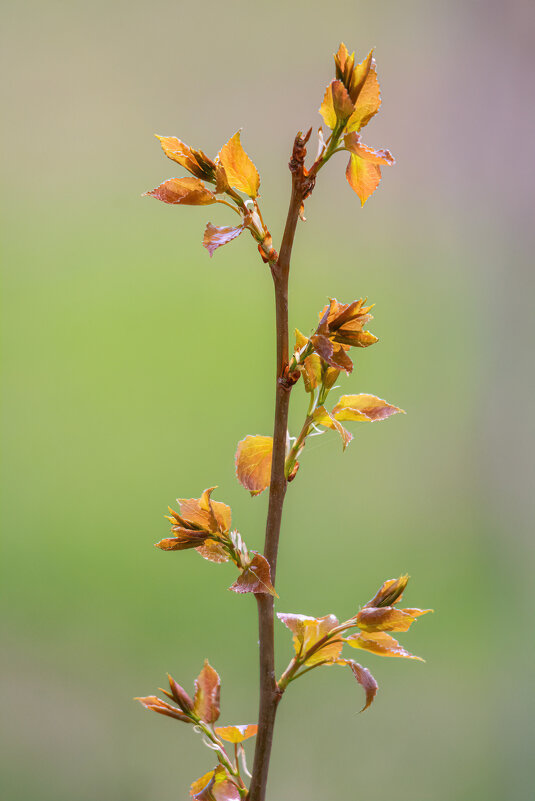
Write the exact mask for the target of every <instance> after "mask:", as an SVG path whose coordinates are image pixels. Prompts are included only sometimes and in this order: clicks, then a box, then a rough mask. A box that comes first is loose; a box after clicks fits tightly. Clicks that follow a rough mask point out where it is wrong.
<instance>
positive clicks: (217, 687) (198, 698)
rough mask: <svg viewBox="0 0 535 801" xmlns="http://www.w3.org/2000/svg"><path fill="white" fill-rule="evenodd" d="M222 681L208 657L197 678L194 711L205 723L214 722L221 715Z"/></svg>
mask: <svg viewBox="0 0 535 801" xmlns="http://www.w3.org/2000/svg"><path fill="white" fill-rule="evenodd" d="M220 692H221V681H220V679H219V676H218V675H217V672H216V671H215V670H214V669H213V667H212V666H211V665H210V663H209V662H208V660H207V659H206V660H205V662H204V667H203V669H202V670H201V672H200V673H199V675H198V677H197V678H196V679H195V700H194V703H193V711H194V712H195V714H196V715H198V717H200V719H201V720H203V721H204V722H205V723H214V722H215V721H216V720H217V719H218V717H219V697H220Z"/></svg>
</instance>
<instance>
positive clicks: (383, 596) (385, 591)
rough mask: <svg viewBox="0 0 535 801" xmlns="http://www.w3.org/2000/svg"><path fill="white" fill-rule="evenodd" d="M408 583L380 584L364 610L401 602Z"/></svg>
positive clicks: (404, 580)
mask: <svg viewBox="0 0 535 801" xmlns="http://www.w3.org/2000/svg"><path fill="white" fill-rule="evenodd" d="M340 400H341V399H340ZM408 582H409V575H408V574H407V573H405V575H403V576H400V577H399V578H397V579H388V581H385V582H384V583H383V584H381V586H380V587H379V589H378V590H377V592H376V593H375V595H374V596H373V598H372V599H371V600H370V601H368V603H367V604H365V608H366V607H369V606H374V607H375V606H394V604H396V603H398V602H399V601H401V599H402V597H403V593H404V592H405V588H406V586H407V584H408Z"/></svg>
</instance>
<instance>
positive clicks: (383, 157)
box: [344, 132, 396, 167]
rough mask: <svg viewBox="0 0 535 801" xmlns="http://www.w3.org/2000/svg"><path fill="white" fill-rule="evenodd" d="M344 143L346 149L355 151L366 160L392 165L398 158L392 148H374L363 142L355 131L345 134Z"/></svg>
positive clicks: (356, 154)
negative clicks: (391, 150) (393, 153)
mask: <svg viewBox="0 0 535 801" xmlns="http://www.w3.org/2000/svg"><path fill="white" fill-rule="evenodd" d="M344 143H345V146H346V150H349V152H350V153H354V154H355V156H359V157H360V158H361V159H364V160H365V161H370V162H371V163H372V164H382V165H383V166H389V167H390V166H392V165H393V164H395V163H396V160H395V158H394V156H393V155H392V153H391V152H390V150H374V149H373V148H372V147H368V145H365V144H363V142H361V140H360V134H358V133H356V132H353V133H350V134H346V135H345V136H344Z"/></svg>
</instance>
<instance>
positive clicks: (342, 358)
mask: <svg viewBox="0 0 535 801" xmlns="http://www.w3.org/2000/svg"><path fill="white" fill-rule="evenodd" d="M310 341H311V342H312V345H313V346H314V350H315V351H316V353H317V354H318V355H319V356H321V358H322V359H323V360H324V361H325V362H327V364H330V365H331V367H334V368H335V369H336V370H345V372H346V373H347V374H348V375H349V374H350V373H351V372H352V370H353V362H352V361H351V359H350V358H349V356H348V355H347V353H346V350H347V347H346V346H345V345H340V344H338V343H334V342H332V341H331V340H330V339H329V338H328V337H326V336H324V335H323V334H314V336H313V337H311V338H310Z"/></svg>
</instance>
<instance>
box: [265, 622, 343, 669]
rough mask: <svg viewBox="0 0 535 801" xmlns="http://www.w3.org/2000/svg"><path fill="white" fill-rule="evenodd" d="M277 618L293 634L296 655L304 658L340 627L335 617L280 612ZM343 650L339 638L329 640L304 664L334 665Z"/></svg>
mask: <svg viewBox="0 0 535 801" xmlns="http://www.w3.org/2000/svg"><path fill="white" fill-rule="evenodd" d="M277 617H278V618H279V620H281V621H282V622H283V623H284V625H285V626H286V627H287V628H289V629H290V631H291V632H292V633H293V635H294V638H293V642H294V648H295V652H296V654H301V656H304V655H305V654H306V653H307V652H309V651H310V650H311V649H312V648H313V647H314V646H315V645H317V643H318V642H319V641H320V640H322V639H323V638H324V637H325V636H326V635H327V634H328V633H329V632H330V631H332V630H333V629H334V628H336V626H338V619H337V618H336V617H335V616H334V615H325V617H308V616H307V615H295V614H287V613H285V612H278V613H277ZM342 648H343V642H342V641H341V640H339V639H338V638H336V635H335V638H334V640H327V641H326V642H325V644H324V645H323V646H322V647H321V648H319V649H318V650H315V651H314V653H312V654H311V655H310V656H309V657H308V658H307V660H306V662H305V663H304V664H305V665H307V666H309V665H317V664H318V662H323V661H327V662H332V663H334V662H335V661H336V659H337V658H338V656H339V655H340V652H341V650H342Z"/></svg>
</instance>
